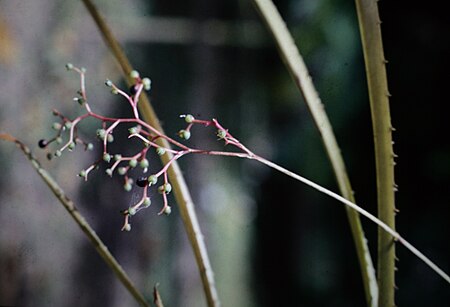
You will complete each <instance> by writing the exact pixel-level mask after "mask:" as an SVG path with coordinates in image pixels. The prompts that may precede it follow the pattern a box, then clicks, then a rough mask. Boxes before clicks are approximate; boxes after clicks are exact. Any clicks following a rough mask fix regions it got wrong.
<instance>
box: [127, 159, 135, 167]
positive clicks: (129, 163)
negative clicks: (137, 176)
mask: <svg viewBox="0 0 450 307" xmlns="http://www.w3.org/2000/svg"><path fill="white" fill-rule="evenodd" d="M128 165H130V166H131V167H136V165H137V160H136V159H131V160H130V162H128Z"/></svg>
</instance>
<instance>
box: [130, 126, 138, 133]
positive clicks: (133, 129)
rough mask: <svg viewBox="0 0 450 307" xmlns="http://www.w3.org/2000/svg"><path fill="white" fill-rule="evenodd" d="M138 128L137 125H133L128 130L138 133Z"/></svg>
mask: <svg viewBox="0 0 450 307" xmlns="http://www.w3.org/2000/svg"><path fill="white" fill-rule="evenodd" d="M138 131H139V130H138V128H137V127H131V128H129V129H128V132H129V133H130V134H136V133H138Z"/></svg>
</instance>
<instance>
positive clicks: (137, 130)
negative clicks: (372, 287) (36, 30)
mask: <svg viewBox="0 0 450 307" xmlns="http://www.w3.org/2000/svg"><path fill="white" fill-rule="evenodd" d="M66 68H67V70H70V71H75V72H76V73H78V74H79V75H80V83H81V88H80V90H79V91H78V92H77V94H78V96H77V97H75V98H73V100H74V101H76V102H78V103H79V104H80V105H81V106H82V107H83V108H84V109H85V111H86V112H85V113H84V114H83V115H80V116H78V117H76V118H74V119H73V120H71V119H69V118H67V117H65V116H64V115H63V114H61V113H60V112H59V111H57V110H53V114H54V115H55V116H56V117H57V118H58V119H59V121H58V122H55V123H53V125H52V128H53V129H54V130H56V131H57V133H56V135H55V136H54V137H53V138H51V139H48V140H47V139H42V140H40V141H39V142H38V145H39V147H41V148H47V146H48V145H50V144H51V143H53V142H55V143H57V144H59V145H62V146H61V147H59V148H58V149H57V150H56V151H55V152H54V153H48V154H47V157H48V158H49V159H51V158H52V157H53V156H57V157H60V156H61V155H62V153H63V152H64V151H66V150H68V151H72V150H73V149H74V148H75V147H76V146H77V145H82V146H83V147H84V149H85V150H92V149H93V147H94V146H93V144H92V143H90V142H86V141H84V140H83V139H82V138H81V137H80V136H79V135H78V129H77V126H78V125H79V124H80V123H81V122H82V121H83V120H84V119H86V118H89V117H90V118H95V119H97V120H99V121H101V128H99V129H97V131H96V137H97V138H98V139H99V140H100V141H101V142H102V146H103V150H102V153H101V156H100V157H99V158H98V159H97V160H96V161H95V162H94V163H92V164H91V165H89V166H88V167H87V168H85V169H83V170H81V171H80V172H79V174H78V175H79V176H80V177H82V178H84V180H86V181H87V180H88V176H89V174H90V172H91V171H93V170H95V169H97V168H98V166H99V165H100V164H101V163H106V164H107V165H108V168H107V169H106V173H107V174H108V175H109V176H111V177H112V176H113V175H114V174H115V173H117V174H118V175H120V176H123V182H124V183H123V188H124V189H125V191H131V189H132V187H133V184H135V185H137V186H138V187H141V188H143V192H142V197H141V198H140V200H139V201H138V202H137V203H135V204H133V205H131V206H130V207H129V208H127V209H126V210H123V211H122V213H123V215H124V217H125V222H124V225H123V227H122V230H125V231H130V230H131V224H130V221H129V220H130V217H132V216H133V215H135V214H136V213H137V212H139V211H140V210H142V209H145V208H148V207H149V206H150V205H151V195H150V192H149V187H151V186H155V185H157V184H158V182H160V185H159V186H158V187H157V191H158V192H159V194H161V195H162V199H163V207H162V209H161V210H160V211H159V213H158V214H159V215H161V214H166V215H169V214H170V213H171V211H172V208H171V206H170V205H169V202H168V194H169V193H170V192H171V191H172V185H171V184H170V182H169V179H168V174H167V171H168V169H169V167H170V166H171V165H172V164H173V162H174V161H176V160H178V159H179V158H181V157H183V156H185V155H187V154H192V153H196V154H209V155H224V156H236V157H245V158H253V157H255V156H256V155H255V154H254V153H252V152H251V151H250V150H249V149H248V148H246V147H245V146H244V145H243V144H241V143H240V142H239V141H238V140H237V139H236V138H234V137H233V136H232V135H231V134H230V133H229V132H228V130H227V129H225V128H223V127H222V125H221V124H219V122H218V121H217V120H216V119H212V120H200V119H196V118H194V116H193V115H191V114H187V115H180V118H183V119H184V121H185V123H186V124H187V126H186V127H185V128H184V129H181V130H179V131H178V133H177V135H178V137H179V138H180V139H181V140H184V141H187V140H189V139H190V137H191V129H192V127H193V126H194V125H196V124H197V125H203V126H209V127H213V128H215V129H216V135H217V137H218V139H219V140H223V141H224V142H225V144H227V145H228V144H229V145H233V146H235V147H236V148H238V149H239V150H240V152H225V151H209V150H202V149H196V148H192V147H189V146H187V145H185V144H183V143H181V142H179V141H177V140H175V139H173V138H171V137H169V136H167V135H165V134H164V133H162V132H161V131H159V130H157V129H155V128H154V127H153V126H151V125H149V124H148V123H146V122H145V121H143V120H142V119H140V117H139V110H138V103H139V97H140V95H141V93H142V91H143V90H146V91H149V90H150V89H151V80H150V79H149V78H147V77H145V78H141V76H140V74H139V72H137V71H135V70H133V71H132V72H131V73H130V77H131V78H133V80H134V84H133V85H132V86H131V87H130V89H129V91H128V93H127V92H126V91H123V90H121V89H120V88H119V87H117V86H116V85H115V84H114V83H113V82H112V81H111V80H106V82H105V85H106V86H107V87H109V88H111V92H112V93H113V94H116V95H121V96H122V97H123V98H124V99H125V100H126V102H127V103H128V104H129V106H130V108H131V113H132V114H131V115H130V117H124V118H115V117H108V116H103V115H100V114H98V113H95V112H94V111H92V108H91V106H90V105H89V103H88V99H87V94H86V86H85V80H86V69H84V68H78V67H75V66H74V65H72V64H70V63H69V64H67V65H66ZM123 126H126V127H127V128H128V134H129V136H128V138H129V139H131V138H137V139H139V140H140V141H141V142H142V148H141V149H140V150H139V151H138V152H137V153H135V154H134V155H131V156H125V155H122V154H120V153H112V152H111V151H110V150H109V148H108V144H109V143H111V142H113V141H114V131H115V130H116V129H119V127H120V128H123ZM130 126H131V127H130ZM67 131H68V134H69V136H68V140H67V142H66V143H64V144H63V134H64V133H65V132H67ZM158 139H165V140H167V141H168V142H169V143H170V144H171V145H172V146H173V148H167V147H163V146H161V145H159V144H158ZM149 150H154V151H155V152H156V153H157V154H158V155H159V156H162V155H166V154H169V155H171V156H170V159H169V160H168V162H167V163H165V165H163V166H162V168H161V169H160V170H159V171H158V172H156V173H154V174H151V175H148V176H145V174H146V173H147V172H148V167H149V160H148V159H147V154H148V152H149ZM138 166H139V167H140V168H142V173H143V176H140V177H138V178H135V179H133V178H132V176H131V175H130V172H129V171H130V170H132V169H134V168H136V167H138Z"/></svg>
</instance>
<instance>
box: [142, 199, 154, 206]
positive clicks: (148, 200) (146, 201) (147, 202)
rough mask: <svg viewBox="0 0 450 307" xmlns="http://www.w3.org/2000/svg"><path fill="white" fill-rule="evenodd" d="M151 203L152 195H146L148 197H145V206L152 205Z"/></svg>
mask: <svg viewBox="0 0 450 307" xmlns="http://www.w3.org/2000/svg"><path fill="white" fill-rule="evenodd" d="M151 204H152V201H151V200H150V197H146V198H145V199H144V202H143V203H142V205H143V206H144V208H148V207H150V205H151Z"/></svg>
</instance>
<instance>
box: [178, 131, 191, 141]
mask: <svg viewBox="0 0 450 307" xmlns="http://www.w3.org/2000/svg"><path fill="white" fill-rule="evenodd" d="M178 136H179V137H180V138H182V139H184V140H189V139H190V137H191V132H190V131H187V130H180V131H178Z"/></svg>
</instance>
